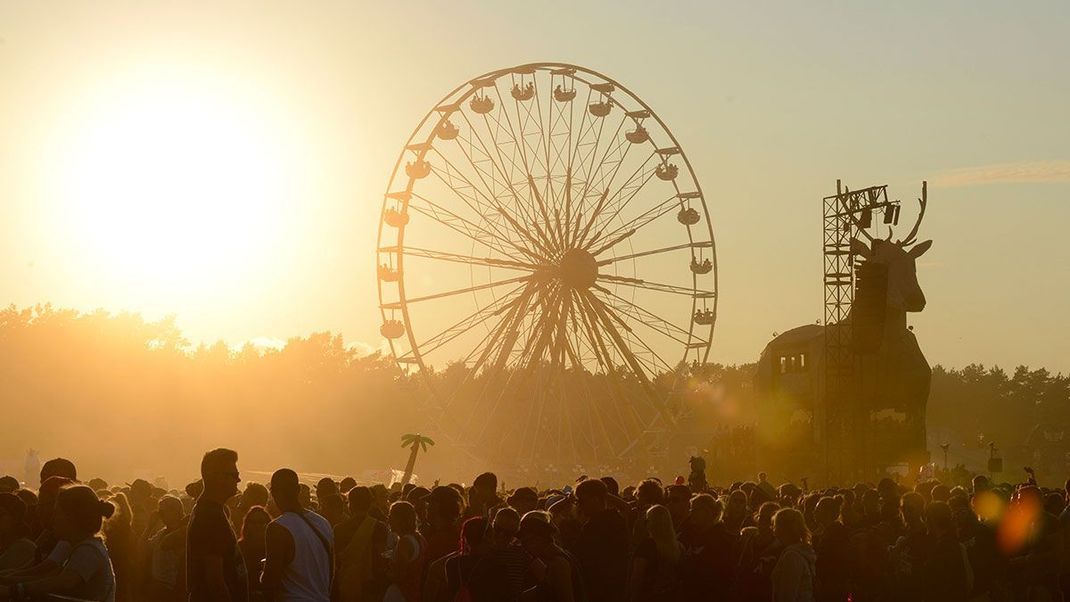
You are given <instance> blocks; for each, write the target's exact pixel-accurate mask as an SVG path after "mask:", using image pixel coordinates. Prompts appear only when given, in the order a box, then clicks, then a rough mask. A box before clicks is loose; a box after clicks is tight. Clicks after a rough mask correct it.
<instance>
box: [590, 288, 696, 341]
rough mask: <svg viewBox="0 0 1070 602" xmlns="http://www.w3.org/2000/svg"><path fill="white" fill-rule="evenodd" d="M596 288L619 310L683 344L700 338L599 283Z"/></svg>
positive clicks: (637, 321)
mask: <svg viewBox="0 0 1070 602" xmlns="http://www.w3.org/2000/svg"><path fill="white" fill-rule="evenodd" d="M594 288H595V289H596V290H598V291H600V292H601V293H603V294H604V295H606V297H607V302H608V304H609V305H611V306H612V307H613V308H614V309H616V310H617V311H618V312H620V313H624V314H626V315H628V316H629V317H631V318H632V319H633V320H635V321H636V323H638V324H642V325H643V326H646V327H647V328H649V329H651V330H653V331H655V332H657V333H659V334H661V335H663V336H666V337H668V338H670V339H672V340H673V341H675V342H677V343H679V344H681V345H685V346H686V345H692V344H694V343H695V340H696V339H697V338H698V337H696V336H695V335H694V334H693V333H692V332H690V331H688V330H687V329H686V328H683V327H682V326H678V325H676V324H674V323H673V322H670V321H669V320H666V319H665V318H662V317H661V316H659V315H657V314H655V313H654V312H652V311H650V310H648V309H646V308H644V307H642V306H641V305H637V304H636V303H634V302H632V301H629V300H628V299H625V298H624V297H621V296H620V295H617V294H616V293H614V292H613V291H611V290H609V289H608V288H605V287H603V286H598V285H595V286H594ZM698 340H699V341H701V343H702V344H706V343H707V341H702V340H701V339H698Z"/></svg>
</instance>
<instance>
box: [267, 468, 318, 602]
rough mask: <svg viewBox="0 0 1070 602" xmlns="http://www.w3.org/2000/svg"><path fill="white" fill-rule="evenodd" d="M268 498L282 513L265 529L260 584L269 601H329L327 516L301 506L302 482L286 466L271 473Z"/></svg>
mask: <svg viewBox="0 0 1070 602" xmlns="http://www.w3.org/2000/svg"><path fill="white" fill-rule="evenodd" d="M271 497H272V499H273V500H275V503H276V504H277V505H278V507H279V511H280V512H281V513H282V514H281V515H280V516H279V517H278V518H276V519H275V520H274V521H272V522H271V524H269V525H268V528H267V549H266V555H265V561H264V574H263V575H262V576H261V578H260V583H261V584H262V585H263V586H264V592H265V593H266V594H267V595H268V598H269V599H271V600H281V601H287V602H289V601H294V602H296V601H298V600H307V601H309V602H329V601H330V598H331V581H332V579H333V578H334V532H333V531H332V529H331V524H330V523H329V522H327V519H325V518H323V517H322V516H320V515H319V514H316V513H315V512H313V511H311V510H306V509H305V508H304V507H303V506H302V505H301V483H300V481H299V480H298V478H297V473H296V472H294V471H293V470H290V469H289V468H282V469H279V470H276V471H275V473H274V474H272V475H271Z"/></svg>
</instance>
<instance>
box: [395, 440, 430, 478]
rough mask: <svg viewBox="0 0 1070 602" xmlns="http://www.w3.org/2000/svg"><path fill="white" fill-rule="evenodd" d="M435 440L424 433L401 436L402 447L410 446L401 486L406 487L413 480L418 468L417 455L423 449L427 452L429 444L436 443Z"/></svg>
mask: <svg viewBox="0 0 1070 602" xmlns="http://www.w3.org/2000/svg"><path fill="white" fill-rule="evenodd" d="M434 444H435V442H434V441H432V440H431V438H430V437H424V436H423V435H421V434H419V433H416V434H412V433H410V434H408V435H402V436H401V447H407V448H409V462H408V464H406V465H405V475H404V476H402V477H401V486H402V487H404V486H406V485H408V484H409V481H410V480H412V471H413V470H414V469H415V468H416V455H417V454H419V453H420V452H421V451H424V452H426V451H427V446H428V445H434Z"/></svg>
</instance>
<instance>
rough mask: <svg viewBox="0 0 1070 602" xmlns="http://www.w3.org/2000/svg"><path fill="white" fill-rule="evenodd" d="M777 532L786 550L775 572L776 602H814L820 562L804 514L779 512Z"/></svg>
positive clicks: (788, 510) (782, 510)
mask: <svg viewBox="0 0 1070 602" xmlns="http://www.w3.org/2000/svg"><path fill="white" fill-rule="evenodd" d="M773 531H774V532H775V533H776V536H777V539H779V540H780V543H781V545H783V546H784V551H783V552H781V553H780V558H779V559H778V560H777V563H776V568H774V569H773V602H813V600H814V576H815V572H816V563H817V558H816V556H815V555H814V550H813V548H811V547H810V533H809V532H808V531H807V530H806V519H804V518H803V515H802V512H799V511H798V510H796V509H794V508H783V509H781V510H778V511H777V513H776V515H775V516H774V517H773Z"/></svg>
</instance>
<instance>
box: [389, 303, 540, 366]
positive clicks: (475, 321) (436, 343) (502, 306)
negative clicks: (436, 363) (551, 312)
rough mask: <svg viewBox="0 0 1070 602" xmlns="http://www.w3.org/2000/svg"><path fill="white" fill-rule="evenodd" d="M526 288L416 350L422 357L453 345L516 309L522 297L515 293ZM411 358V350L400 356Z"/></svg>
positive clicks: (421, 344)
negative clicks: (501, 315)
mask: <svg viewBox="0 0 1070 602" xmlns="http://www.w3.org/2000/svg"><path fill="white" fill-rule="evenodd" d="M524 286H525V285H521V286H518V287H516V288H514V289H513V290H511V291H509V292H508V293H506V294H505V295H502V296H501V297H499V298H498V299H496V300H495V301H494V302H493V303H490V304H488V305H487V306H486V307H483V308H480V309H477V310H476V311H474V312H472V313H471V314H469V315H467V316H465V317H464V318H462V319H461V320H460V321H458V322H456V323H455V324H453V325H452V326H450V327H449V328H446V329H445V330H443V331H442V332H439V333H436V334H434V335H432V336H430V337H428V338H427V339H426V340H424V341H422V342H420V343H418V344H417V345H416V347H415V348H416V349H419V351H420V355H422V356H427V355H430V354H431V352H433V351H435V350H436V349H439V348H440V347H442V346H444V345H447V344H449V343H451V342H452V341H454V340H455V339H456V338H457V337H459V336H461V335H463V334H465V333H467V332H469V331H470V330H471V329H472V328H475V327H477V326H479V325H480V324H483V323H484V322H486V321H487V320H489V319H491V318H493V317H494V316H496V315H498V314H500V313H502V312H503V311H505V310H507V309H509V308H511V307H514V306H515V305H516V304H517V303H519V302H520V296H519V295H514V293H519V291H520V290H521V289H522V288H524ZM409 358H415V354H414V353H413V352H412V351H411V350H410V351H409V352H408V353H405V354H402V355H401V356H399V359H401V360H405V359H409Z"/></svg>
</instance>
